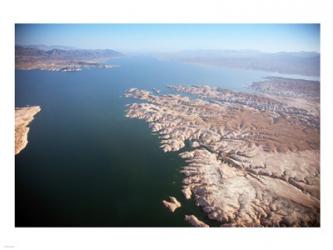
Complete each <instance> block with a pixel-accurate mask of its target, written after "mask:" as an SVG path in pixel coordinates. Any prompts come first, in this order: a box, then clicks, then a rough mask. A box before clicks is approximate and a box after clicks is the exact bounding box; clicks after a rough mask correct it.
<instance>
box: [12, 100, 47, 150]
mask: <svg viewBox="0 0 333 250" xmlns="http://www.w3.org/2000/svg"><path fill="white" fill-rule="evenodd" d="M40 110H41V109H40V107H39V106H32V107H23V108H15V154H18V153H20V152H21V151H22V150H23V149H24V148H25V147H26V146H27V144H28V133H29V127H28V126H29V124H30V123H31V122H32V120H33V119H34V116H35V115H36V114H37V113H38V112H39V111H40Z"/></svg>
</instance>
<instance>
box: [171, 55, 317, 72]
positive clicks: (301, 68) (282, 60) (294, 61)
mask: <svg viewBox="0 0 333 250" xmlns="http://www.w3.org/2000/svg"><path fill="white" fill-rule="evenodd" d="M164 56H166V57H167V58H169V59H175V60H180V61H183V62H190V63H202V64H210V65H217V66H224V67H233V68H245V69H254V70H263V71H270V72H278V73H284V74H299V75H307V76H319V75H320V54H319V53H317V52H304V51H301V52H277V53H265V52H260V51H256V50H187V51H181V52H179V53H173V54H168V55H164Z"/></svg>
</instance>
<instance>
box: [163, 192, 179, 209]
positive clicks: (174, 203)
mask: <svg viewBox="0 0 333 250" xmlns="http://www.w3.org/2000/svg"><path fill="white" fill-rule="evenodd" d="M162 203H163V204H164V206H165V207H166V208H168V209H169V210H170V211H171V212H174V211H176V209H177V208H179V207H181V204H180V202H179V201H178V200H177V199H176V198H175V197H173V196H169V200H168V201H166V200H163V201H162Z"/></svg>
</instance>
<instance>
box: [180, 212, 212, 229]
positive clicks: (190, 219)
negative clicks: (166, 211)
mask: <svg viewBox="0 0 333 250" xmlns="http://www.w3.org/2000/svg"><path fill="white" fill-rule="evenodd" d="M185 220H186V221H187V222H188V223H190V224H191V225H192V226H194V227H209V226H208V225H207V224H206V223H204V222H203V221H201V220H199V219H198V218H197V217H195V216H194V215H193V214H191V215H185Z"/></svg>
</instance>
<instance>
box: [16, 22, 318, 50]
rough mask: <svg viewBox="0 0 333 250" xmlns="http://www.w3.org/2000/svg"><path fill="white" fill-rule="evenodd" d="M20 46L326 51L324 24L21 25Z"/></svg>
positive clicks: (19, 33) (18, 37) (18, 33)
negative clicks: (322, 46) (323, 48)
mask: <svg viewBox="0 0 333 250" xmlns="http://www.w3.org/2000/svg"><path fill="white" fill-rule="evenodd" d="M16 44H18V45H31V44H44V45H66V46H73V47H78V48H87V49H104V48H110V49H116V50H119V51H123V52H128V51H133V52H134V51H135V52H140V51H142V52H149V51H157V52H163V51H179V50H193V49H254V50H261V51H265V52H278V51H317V52H319V50H320V25H319V24H207V25H206V24H17V25H16Z"/></svg>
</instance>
